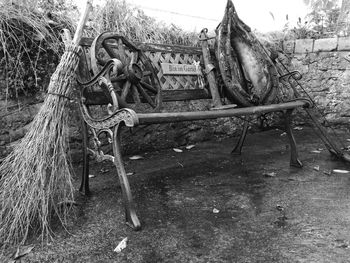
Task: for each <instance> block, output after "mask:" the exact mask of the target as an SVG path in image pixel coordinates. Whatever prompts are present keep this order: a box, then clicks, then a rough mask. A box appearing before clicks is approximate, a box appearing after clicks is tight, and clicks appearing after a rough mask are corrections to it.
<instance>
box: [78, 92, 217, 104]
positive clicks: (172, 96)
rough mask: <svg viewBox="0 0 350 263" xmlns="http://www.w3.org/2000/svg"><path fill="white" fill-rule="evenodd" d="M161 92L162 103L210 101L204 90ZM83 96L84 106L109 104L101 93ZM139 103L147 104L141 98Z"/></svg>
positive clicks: (90, 93)
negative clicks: (84, 99)
mask: <svg viewBox="0 0 350 263" xmlns="http://www.w3.org/2000/svg"><path fill="white" fill-rule="evenodd" d="M161 92H162V101H163V102H170V101H187V100H201V99H211V96H210V94H209V93H208V92H207V91H206V90H204V89H190V90H162V91H161ZM84 95H85V98H86V102H85V103H86V105H107V104H108V103H111V101H110V100H109V99H108V97H107V96H106V95H105V94H104V93H103V92H102V91H93V92H88V93H86V94H84ZM126 102H127V103H134V102H133V101H132V100H131V99H130V98H128V99H127V101H126ZM141 102H143V103H147V101H146V100H144V99H143V98H142V97H141Z"/></svg>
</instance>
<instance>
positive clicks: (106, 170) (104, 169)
mask: <svg viewBox="0 0 350 263" xmlns="http://www.w3.org/2000/svg"><path fill="white" fill-rule="evenodd" d="M100 172H101V173H103V174H104V173H108V172H109V169H107V168H104V167H103V168H102V169H101V170H100Z"/></svg>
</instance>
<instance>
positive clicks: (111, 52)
mask: <svg viewBox="0 0 350 263" xmlns="http://www.w3.org/2000/svg"><path fill="white" fill-rule="evenodd" d="M102 46H103V48H104V49H105V50H106V52H107V54H108V55H109V56H110V57H111V58H119V56H118V54H117V53H115V51H114V50H113V48H111V47H110V46H109V45H108V44H107V43H106V41H103V42H102Z"/></svg>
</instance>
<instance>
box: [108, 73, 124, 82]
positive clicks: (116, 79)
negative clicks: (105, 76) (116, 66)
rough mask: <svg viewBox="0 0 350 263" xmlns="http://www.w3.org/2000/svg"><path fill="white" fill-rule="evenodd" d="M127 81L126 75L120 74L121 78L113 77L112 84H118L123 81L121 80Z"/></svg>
mask: <svg viewBox="0 0 350 263" xmlns="http://www.w3.org/2000/svg"><path fill="white" fill-rule="evenodd" d="M125 79H126V76H125V74H120V75H119V76H116V77H112V78H111V81H112V82H117V81H121V80H125Z"/></svg>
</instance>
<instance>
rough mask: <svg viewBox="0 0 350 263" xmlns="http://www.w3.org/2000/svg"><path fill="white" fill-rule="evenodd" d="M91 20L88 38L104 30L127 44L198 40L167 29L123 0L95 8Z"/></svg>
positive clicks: (193, 41) (186, 43) (173, 26)
mask: <svg viewBox="0 0 350 263" xmlns="http://www.w3.org/2000/svg"><path fill="white" fill-rule="evenodd" d="M93 17H94V19H93V20H92V21H90V23H89V25H90V28H89V35H90V36H93V37H95V36H97V35H98V34H100V33H102V32H104V31H114V32H117V33H118V34H120V35H123V36H125V37H126V38H127V39H129V40H130V41H140V42H153V43H162V44H166V43H167V44H181V45H195V44H196V43H197V39H198V36H197V34H196V33H194V32H187V31H185V30H183V29H181V28H179V27H177V26H176V25H174V24H172V25H170V26H166V25H165V24H163V23H161V22H158V21H156V20H155V19H154V18H152V17H150V16H147V15H146V14H145V13H144V12H143V11H142V10H141V9H139V8H137V7H135V6H132V5H130V4H128V3H127V2H126V1H125V0H123V1H115V0H107V1H106V2H105V3H104V4H103V5H102V6H99V7H97V8H95V10H94V15H93Z"/></svg>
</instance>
